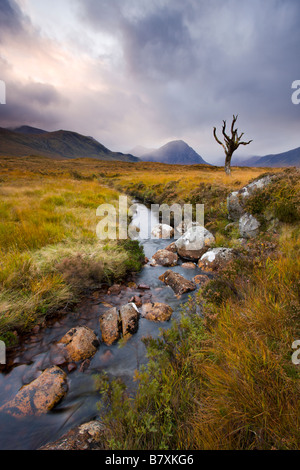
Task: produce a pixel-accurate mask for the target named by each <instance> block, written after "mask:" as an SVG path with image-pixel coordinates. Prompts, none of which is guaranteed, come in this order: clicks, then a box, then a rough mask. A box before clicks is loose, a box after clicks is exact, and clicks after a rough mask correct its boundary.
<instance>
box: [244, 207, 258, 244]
mask: <svg viewBox="0 0 300 470" xmlns="http://www.w3.org/2000/svg"><path fill="white" fill-rule="evenodd" d="M259 227H260V222H259V221H258V220H257V219H256V218H255V217H253V215H251V214H248V213H247V212H246V213H245V214H244V215H243V216H242V217H241V218H240V220H239V230H240V234H241V237H242V238H255V237H256V236H257V235H258V232H259Z"/></svg>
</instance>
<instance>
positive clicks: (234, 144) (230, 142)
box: [214, 115, 252, 175]
mask: <svg viewBox="0 0 300 470" xmlns="http://www.w3.org/2000/svg"><path fill="white" fill-rule="evenodd" d="M237 118H238V115H236V116H235V115H233V119H232V123H231V137H229V135H227V134H226V121H223V127H222V134H223V136H224V143H223V142H221V141H220V140H219V139H218V137H217V129H216V128H215V127H214V138H215V139H216V141H217V142H218V144H220V145H222V147H223V149H224V152H225V172H226V174H227V175H230V173H231V169H230V165H231V158H232V154H233V152H235V151H236V149H237V148H238V147H239V146H240V145H249V144H250V143H251V142H252V140H249V142H241V138H242V137H243V135H244V132H242V133H241V135H238V129H237V128H236V129H235V128H234V126H235V123H236V120H237Z"/></svg>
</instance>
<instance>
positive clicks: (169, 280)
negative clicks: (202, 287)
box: [159, 270, 196, 295]
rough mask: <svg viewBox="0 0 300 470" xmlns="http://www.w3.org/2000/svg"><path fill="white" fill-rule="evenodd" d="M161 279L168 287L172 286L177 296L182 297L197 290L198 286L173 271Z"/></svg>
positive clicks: (163, 275)
mask: <svg viewBox="0 0 300 470" xmlns="http://www.w3.org/2000/svg"><path fill="white" fill-rule="evenodd" d="M159 279H160V280H161V281H162V282H164V283H165V284H166V285H167V286H170V287H171V288H172V289H173V291H174V292H175V294H177V295H182V294H185V293H186V292H191V291H193V290H195V289H196V285H195V284H194V283H193V282H192V281H189V280H188V279H185V277H183V276H181V274H178V273H174V272H173V271H171V270H168V271H166V272H165V273H164V274H162V275H161V276H160V277H159Z"/></svg>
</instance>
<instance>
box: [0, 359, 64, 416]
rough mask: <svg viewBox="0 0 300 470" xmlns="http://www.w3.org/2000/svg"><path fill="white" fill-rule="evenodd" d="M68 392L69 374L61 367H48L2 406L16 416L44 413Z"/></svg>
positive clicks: (0, 409)
mask: <svg viewBox="0 0 300 470" xmlns="http://www.w3.org/2000/svg"><path fill="white" fill-rule="evenodd" d="M66 392H67V375H66V373H65V372H64V371H63V370H61V369H60V368H59V367H57V366H54V367H51V368H49V369H46V370H45V371H44V372H43V373H42V374H41V375H40V376H39V377H38V378H37V379H35V380H34V381H33V382H31V383H30V384H28V385H25V386H24V387H22V388H21V389H20V390H19V392H18V393H17V395H16V396H15V397H14V398H13V399H12V400H11V401H9V402H8V403H6V404H5V405H3V406H2V407H1V408H0V411H3V412H5V413H9V414H11V415H13V416H15V417H20V416H30V415H42V414H45V413H47V412H48V411H50V410H52V408H53V407H54V406H55V405H56V404H57V403H58V402H59V401H60V400H61V399H62V398H63V397H64V396H65V394H66Z"/></svg>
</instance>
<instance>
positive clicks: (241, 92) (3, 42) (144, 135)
mask: <svg viewBox="0 0 300 470" xmlns="http://www.w3.org/2000/svg"><path fill="white" fill-rule="evenodd" d="M299 25H300V1H299V0H265V1H263V0H251V1H249V0H209V1H207V0H0V80H4V81H5V83H6V90H7V94H6V102H7V104H6V105H1V106H0V126H2V127H8V126H16V125H20V124H27V125H32V126H36V127H41V128H43V129H46V130H50V131H52V130H57V129H68V130H74V131H77V132H80V133H82V134H85V135H91V136H93V137H95V138H96V139H98V140H99V141H100V142H101V143H102V144H104V145H105V146H107V147H108V148H110V149H112V150H119V151H123V152H126V151H128V150H130V149H131V148H132V147H134V146H136V145H138V144H139V145H144V146H146V147H159V146H161V145H163V144H165V143H166V142H168V141H170V140H174V139H183V140H185V141H186V142H187V143H188V144H189V145H191V146H192V147H193V148H194V149H195V150H196V151H197V152H198V153H200V154H201V155H202V156H203V157H204V158H205V159H207V160H208V161H210V162H216V161H217V159H219V158H223V155H222V148H221V147H220V146H219V145H218V144H217V143H216V142H215V140H214V139H213V137H212V128H213V126H216V127H217V128H218V129H220V126H221V124H222V120H223V119H226V120H227V121H228V123H229V122H230V120H231V118H232V115H233V114H239V119H238V127H239V129H240V131H244V132H245V140H249V139H253V140H254V142H253V143H252V144H251V145H249V146H247V147H242V148H241V152H240V155H244V156H245V157H246V156H248V155H265V154H268V153H278V152H281V151H286V150H289V149H292V148H295V147H299V146H300V135H299V129H300V126H299V124H300V105H294V104H293V103H292V101H291V95H292V92H293V90H292V89H291V85H292V82H293V81H294V80H300V62H299V50H300V27H299Z"/></svg>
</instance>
